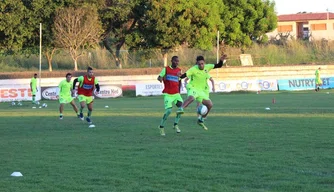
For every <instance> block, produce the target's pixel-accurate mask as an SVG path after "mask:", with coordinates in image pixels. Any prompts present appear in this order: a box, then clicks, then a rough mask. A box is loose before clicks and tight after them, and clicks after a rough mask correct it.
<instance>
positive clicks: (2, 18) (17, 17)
mask: <svg viewBox="0 0 334 192" xmlns="http://www.w3.org/2000/svg"><path fill="white" fill-rule="evenodd" d="M0 13H1V14H0V48H1V49H2V50H7V51H17V50H20V49H21V48H22V47H23V45H24V43H26V41H27V39H29V38H31V36H32V35H33V33H32V31H33V30H32V28H33V26H31V25H29V24H30V23H31V22H32V20H33V19H32V18H31V17H30V12H29V10H28V9H27V8H26V7H25V6H24V4H23V3H22V1H21V0H3V1H2V2H1V3H0Z"/></svg>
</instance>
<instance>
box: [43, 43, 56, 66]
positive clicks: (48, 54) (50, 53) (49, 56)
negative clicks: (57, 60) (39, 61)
mask: <svg viewBox="0 0 334 192" xmlns="http://www.w3.org/2000/svg"><path fill="white" fill-rule="evenodd" d="M56 50H57V49H56V48H52V50H51V51H50V50H49V48H46V51H45V56H46V59H47V60H48V65H49V71H52V58H53V54H54V53H55V51H56Z"/></svg>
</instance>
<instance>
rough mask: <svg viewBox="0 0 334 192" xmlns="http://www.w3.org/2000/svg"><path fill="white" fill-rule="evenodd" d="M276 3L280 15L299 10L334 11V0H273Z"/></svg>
mask: <svg viewBox="0 0 334 192" xmlns="http://www.w3.org/2000/svg"><path fill="white" fill-rule="evenodd" d="M272 1H275V4H276V12H277V14H278V15H283V14H294V13H298V12H304V11H306V12H313V13H315V12H326V10H327V9H328V11H329V12H332V13H334V0H272Z"/></svg>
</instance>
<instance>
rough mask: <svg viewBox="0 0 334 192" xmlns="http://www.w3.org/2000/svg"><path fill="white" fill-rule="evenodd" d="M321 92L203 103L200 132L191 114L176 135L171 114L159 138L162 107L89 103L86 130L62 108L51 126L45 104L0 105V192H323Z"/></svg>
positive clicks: (332, 176) (327, 186)
mask: <svg viewBox="0 0 334 192" xmlns="http://www.w3.org/2000/svg"><path fill="white" fill-rule="evenodd" d="M326 92H327V91H322V92H320V93H314V92H279V93H261V94H258V95H257V94H254V93H232V94H212V97H211V98H212V101H213V102H214V104H215V106H214V109H213V111H212V113H211V114H210V115H209V117H208V119H207V121H206V125H207V126H208V128H209V130H208V131H204V130H202V129H201V128H200V127H199V126H198V125H197V124H196V114H195V104H192V105H191V106H190V107H189V108H187V109H186V113H185V114H184V115H183V117H182V119H181V121H180V124H179V125H180V128H181V130H182V133H181V134H176V133H175V132H174V130H173V129H172V125H173V118H174V116H175V113H174V112H173V114H172V116H171V117H170V118H169V119H168V121H167V124H166V136H165V137H162V136H160V134H159V130H158V128H157V127H158V125H159V123H160V119H161V117H162V113H163V100H162V97H139V98H120V99H107V100H95V105H94V112H93V121H94V124H95V125H96V128H93V129H89V128H88V125H87V124H86V123H85V122H82V121H81V120H79V119H77V118H76V117H75V114H74V113H73V112H72V109H71V107H70V106H66V107H65V113H64V119H63V120H59V119H58V112H57V107H58V104H57V102H55V101H54V102H52V101H46V103H47V104H48V108H42V109H38V108H37V109H32V108H31V107H32V105H31V104H30V103H28V102H25V103H24V104H23V106H9V104H8V103H0V191H1V192H9V191H11V192H12V191H20V192H22V191H24V192H25V191H27V192H64V191H66V192H68V191H80V192H91V191H98V192H104V191H108V192H109V191H117V192H118V191H122V192H124V191H135V192H138V191H143V192H144V191H145V192H147V191H156V192H161V191H173V192H181V191H191V192H204V191H217V192H222V191H227V192H234V191H247V192H248V191H254V192H255V191H256V192H258V191H284V192H286V191H291V192H296V191H317V192H319V191H333V188H334V171H333V170H334V164H333V162H334V156H333V151H334V147H333V146H334V140H333V135H334V129H333V126H332V124H333V117H334V108H333V104H334V102H333V94H334V91H333V92H332V90H330V94H326ZM272 98H275V99H276V104H272V103H271V101H272ZM105 105H109V108H104V106H105ZM266 107H270V108H271V110H270V111H268V110H265V108H266ZM175 110H176V109H174V111H175ZM14 171H20V172H21V173H22V174H23V177H11V176H10V174H11V173H12V172H14Z"/></svg>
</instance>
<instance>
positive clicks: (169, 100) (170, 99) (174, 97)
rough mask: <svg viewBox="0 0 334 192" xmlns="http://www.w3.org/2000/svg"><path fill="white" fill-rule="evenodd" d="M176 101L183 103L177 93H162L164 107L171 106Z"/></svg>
mask: <svg viewBox="0 0 334 192" xmlns="http://www.w3.org/2000/svg"><path fill="white" fill-rule="evenodd" d="M178 101H179V102H182V103H183V99H182V97H181V95H180V94H179V93H177V94H168V93H164V103H165V109H168V108H172V107H173V104H176V103H177V102H178Z"/></svg>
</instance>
